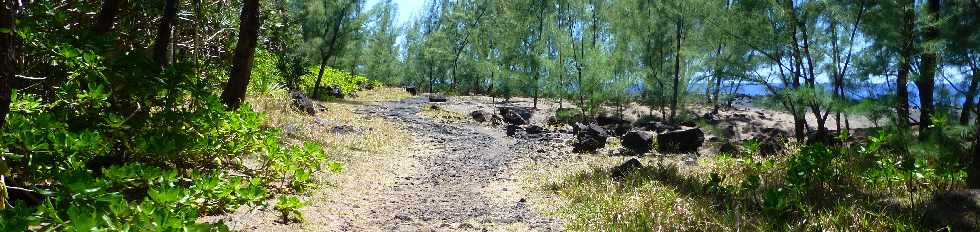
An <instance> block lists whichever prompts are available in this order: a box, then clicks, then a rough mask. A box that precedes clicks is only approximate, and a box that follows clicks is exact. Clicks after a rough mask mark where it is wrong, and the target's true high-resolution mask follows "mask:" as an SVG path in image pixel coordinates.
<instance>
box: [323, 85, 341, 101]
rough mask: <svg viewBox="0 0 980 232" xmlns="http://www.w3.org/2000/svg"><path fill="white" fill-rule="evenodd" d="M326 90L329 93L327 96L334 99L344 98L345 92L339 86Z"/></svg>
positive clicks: (329, 87) (328, 87)
mask: <svg viewBox="0 0 980 232" xmlns="http://www.w3.org/2000/svg"><path fill="white" fill-rule="evenodd" d="M325 90H326V91H327V94H328V95H330V96H331V97H333V98H338V99H342V98H344V91H343V90H341V89H340V87H339V86H327V87H326V89H325Z"/></svg>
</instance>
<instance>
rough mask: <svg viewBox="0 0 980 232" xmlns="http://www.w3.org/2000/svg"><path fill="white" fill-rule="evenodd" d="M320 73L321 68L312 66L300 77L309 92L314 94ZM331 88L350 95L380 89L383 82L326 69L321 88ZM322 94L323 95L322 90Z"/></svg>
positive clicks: (329, 68)
mask: <svg viewBox="0 0 980 232" xmlns="http://www.w3.org/2000/svg"><path fill="white" fill-rule="evenodd" d="M319 72H320V66H315V65H314V66H310V67H309V68H307V72H306V74H303V76H302V77H300V79H301V80H302V83H301V85H302V86H305V87H306V88H307V89H308V92H311V93H312V92H313V88H314V86H315V85H316V79H317V75H318V74H319ZM331 86H332V87H339V88H340V91H341V92H342V93H343V94H348V93H353V92H357V91H360V90H361V89H363V88H374V87H380V86H381V82H378V81H376V80H369V79H368V78H367V77H364V76H360V75H355V74H351V73H349V72H346V71H343V70H339V69H335V68H332V67H325V68H324V69H323V77H322V79H321V80H320V87H321V88H323V87H331ZM321 94H323V92H322V90H321Z"/></svg>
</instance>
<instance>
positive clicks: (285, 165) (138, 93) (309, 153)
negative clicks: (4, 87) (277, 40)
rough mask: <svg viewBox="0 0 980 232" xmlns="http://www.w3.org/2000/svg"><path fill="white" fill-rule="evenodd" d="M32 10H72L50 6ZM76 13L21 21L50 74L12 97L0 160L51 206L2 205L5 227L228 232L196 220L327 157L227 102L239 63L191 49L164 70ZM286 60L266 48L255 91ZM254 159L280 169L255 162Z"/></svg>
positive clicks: (293, 182)
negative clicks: (225, 93) (286, 139)
mask: <svg viewBox="0 0 980 232" xmlns="http://www.w3.org/2000/svg"><path fill="white" fill-rule="evenodd" d="M79 5H80V8H79V9H76V10H81V11H84V12H88V11H89V10H92V9H98V7H93V5H92V4H90V3H80V4H79ZM25 11H27V13H26V15H45V16H47V15H50V14H55V15H61V14H62V13H61V12H65V11H63V10H54V6H53V5H52V4H50V3H48V2H44V3H39V4H32V5H31V6H28V7H27V9H25ZM235 11H236V12H237V10H235ZM86 15H87V14H86ZM92 15H94V14H92ZM232 15H237V13H235V14H232ZM68 19H69V18H66V17H60V16H58V17H40V18H37V20H24V21H23V22H24V23H23V24H21V25H18V26H19V28H18V35H19V36H20V39H21V40H22V42H23V45H24V46H25V47H24V49H23V50H24V51H25V54H24V56H25V57H26V59H25V60H27V61H26V64H24V67H26V68H27V71H25V72H24V73H38V74H42V75H43V76H44V77H45V80H43V83H40V82H39V83H29V84H31V85H29V86H28V87H21V88H18V89H17V90H16V91H15V93H14V94H12V103H11V112H10V113H9V114H8V115H6V117H7V124H6V125H5V127H3V130H0V163H2V164H3V166H4V167H5V168H3V169H8V168H6V167H9V170H3V171H2V172H0V175H3V176H4V178H5V185H9V186H17V187H22V188H27V189H28V190H32V191H35V192H37V193H40V194H41V199H40V200H41V202H23V201H17V202H9V206H13V207H0V208H5V209H0V215H3V217H2V219H0V230H2V231H20V230H24V229H25V228H31V229H38V230H58V231H224V230H227V228H226V227H225V226H224V225H222V224H221V223H218V224H214V225H211V224H201V223H198V222H197V219H198V217H200V216H202V215H214V214H221V213H226V212H230V211H233V210H236V209H237V208H239V207H241V206H245V205H261V204H265V203H266V202H267V200H268V199H272V198H273V197H275V195H276V194H296V193H299V192H301V191H302V190H304V188H306V187H308V186H309V184H310V183H312V182H313V180H312V176H313V175H314V174H315V173H316V172H317V171H319V170H320V167H319V166H318V165H320V164H322V163H325V162H327V161H326V160H327V159H326V155H325V154H324V153H323V151H322V150H320V149H319V145H316V144H304V145H303V146H287V145H284V143H280V142H279V136H280V134H279V133H278V132H275V131H274V130H270V129H268V128H265V126H264V125H263V122H264V115H263V114H261V113H258V112H254V111H253V110H252V109H251V108H250V107H249V106H248V105H244V106H242V107H240V108H238V109H235V110H229V109H228V108H227V107H225V106H224V104H223V103H222V102H221V101H220V100H219V97H218V95H217V93H219V92H220V91H221V89H220V88H219V86H220V83H221V82H224V78H226V76H227V70H229V69H230V67H228V65H223V64H222V63H220V62H207V61H209V60H208V59H209V58H203V59H202V60H199V61H200V62H199V61H194V60H192V59H187V58H188V57H182V58H184V59H179V60H177V62H175V63H173V64H170V65H168V66H166V67H164V68H161V67H160V66H158V65H157V64H155V62H152V61H151V60H150V59H149V56H148V55H147V54H145V53H144V52H143V51H142V50H140V49H136V50H126V48H125V47H126V46H125V45H120V44H117V42H119V43H125V42H126V40H125V39H123V41H115V40H112V41H110V40H103V39H101V37H98V36H96V35H92V33H91V32H90V31H88V29H87V28H84V29H79V28H77V27H73V26H66V25H74V24H77V22H76V23H69V22H67V20H68ZM119 25H123V24H122V23H119ZM49 28H64V30H49ZM195 47H196V46H195ZM223 49H225V50H227V48H223ZM277 62H278V61H277V60H276V58H275V57H273V56H272V55H270V54H269V53H267V52H264V51H260V52H259V53H258V59H257V60H256V66H255V69H253V70H252V71H253V74H254V76H253V77H254V78H253V81H255V82H254V83H253V85H251V86H252V87H253V88H252V89H251V90H250V91H251V92H252V93H253V94H277V93H276V92H277V91H279V90H278V89H279V88H278V87H273V86H276V85H278V83H281V82H282V79H281V77H280V76H281V75H280V74H279V73H278V72H277V70H276V68H275V64H276V63H277ZM255 83H260V84H257V85H256V84H255ZM248 159H255V160H258V161H261V162H260V163H266V164H268V166H269V167H263V168H262V169H259V170H252V169H250V168H249V167H247V166H246V165H244V163H246V162H245V160H248ZM330 165H331V167H333V168H334V169H335V170H339V167H340V166H339V164H336V163H331V164H330ZM242 173H245V174H242ZM283 183H285V185H289V186H291V188H281V187H280V186H284V185H283ZM297 207H298V206H297Z"/></svg>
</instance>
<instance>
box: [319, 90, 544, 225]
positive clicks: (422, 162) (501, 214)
mask: <svg viewBox="0 0 980 232" xmlns="http://www.w3.org/2000/svg"><path fill="white" fill-rule="evenodd" d="M424 103H427V101H426V99H425V98H421V97H415V98H408V99H404V100H401V101H397V102H386V103H382V104H380V105H368V106H363V107H361V109H359V110H357V112H358V113H359V114H364V115H378V116H382V117H384V118H385V119H386V120H389V121H392V122H394V123H399V124H401V125H402V126H403V127H404V130H406V132H408V133H409V134H410V135H411V137H412V138H413V144H412V145H411V146H409V147H406V148H405V149H403V150H400V151H398V152H395V154H392V155H391V157H389V158H388V160H376V162H378V163H376V164H374V165H376V166H374V167H373V169H376V170H375V171H379V172H381V173H382V176H384V174H391V175H394V179H393V180H392V181H388V183H381V184H379V183H377V182H374V181H373V180H354V181H352V182H349V183H346V184H354V185H361V184H373V185H376V186H374V187H372V188H370V190H368V191H366V192H364V193H363V194H364V195H362V196H357V194H341V195H337V196H335V199H331V200H330V201H331V202H334V203H341V204H343V205H336V206H334V208H339V209H340V211H347V212H348V213H346V214H341V215H337V217H336V218H335V219H336V220H337V221H335V222H336V223H339V225H338V226H339V228H338V229H339V230H344V231H346V230H351V231H362V230H384V231H392V230H394V231H433V230H435V231H459V230H469V231H484V230H491V231H499V230H539V231H551V230H558V229H560V223H559V222H558V220H557V219H555V218H552V217H548V216H543V215H540V214H539V213H537V212H536V210H534V207H532V206H531V204H532V203H531V202H530V201H529V200H528V199H530V198H527V195H530V194H532V193H528V192H526V190H524V188H522V187H520V186H521V185H520V183H519V180H517V179H518V178H519V177H516V176H515V175H516V174H515V173H516V172H515V170H514V169H517V168H521V167H523V164H522V163H521V162H522V161H521V160H522V159H520V158H519V157H520V156H521V155H526V154H527V151H526V148H525V146H518V143H517V142H516V141H515V140H514V139H511V138H508V137H506V136H504V134H503V132H502V131H499V130H494V129H491V128H486V127H483V126H480V125H478V124H472V123H450V122H445V121H440V120H435V119H432V118H427V117H424V116H421V115H420V114H419V112H420V107H422V106H423V104H424ZM381 182H384V181H381ZM338 187H339V188H340V189H339V190H341V191H343V186H338ZM344 208H347V209H346V210H344ZM310 216H312V215H310ZM325 216H326V215H325Z"/></svg>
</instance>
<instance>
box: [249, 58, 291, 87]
mask: <svg viewBox="0 0 980 232" xmlns="http://www.w3.org/2000/svg"><path fill="white" fill-rule="evenodd" d="M253 62H254V63H253V64H252V80H251V81H250V83H249V85H248V93H249V94H250V95H257V96H272V95H274V96H286V80H285V79H284V78H283V75H282V74H281V73H280V69H279V66H278V65H279V62H280V61H279V57H276V56H275V55H273V54H272V53H270V52H269V51H267V50H265V49H258V50H256V51H255V60H254V61H253Z"/></svg>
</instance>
